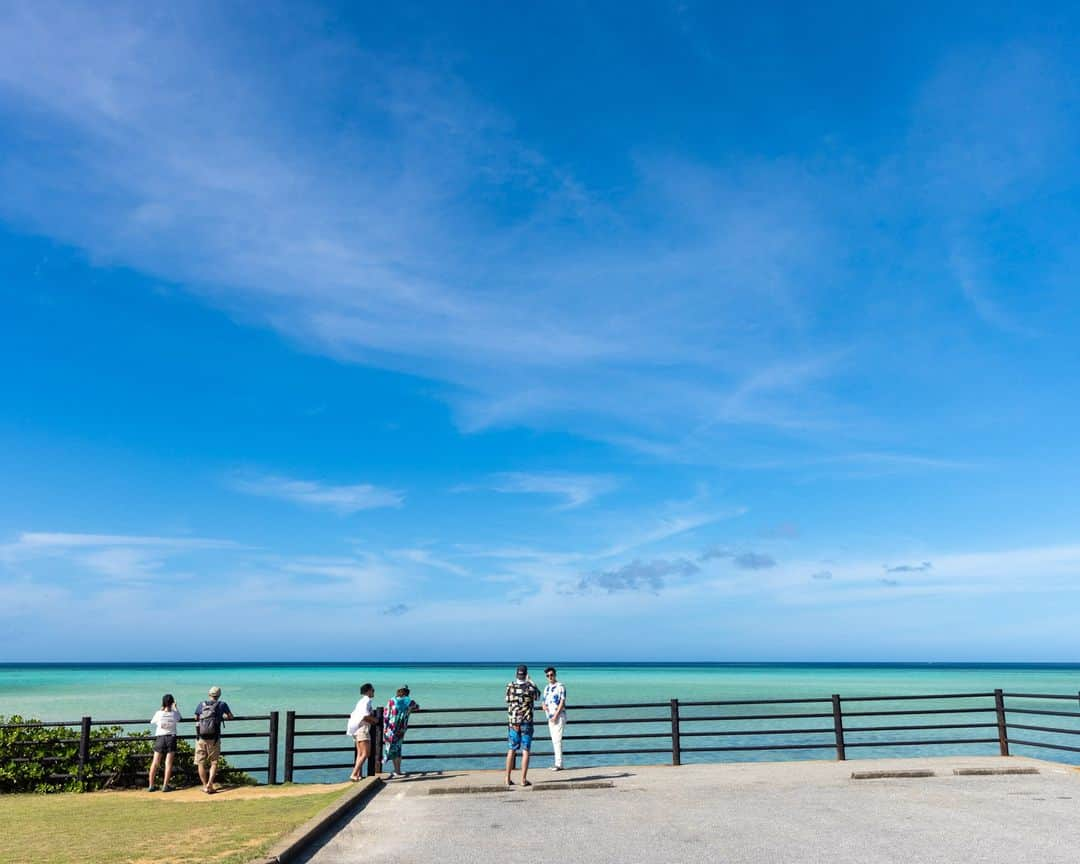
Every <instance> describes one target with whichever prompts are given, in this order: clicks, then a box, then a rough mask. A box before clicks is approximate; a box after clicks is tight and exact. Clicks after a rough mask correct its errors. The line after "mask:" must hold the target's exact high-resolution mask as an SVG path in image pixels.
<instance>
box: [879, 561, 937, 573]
mask: <svg viewBox="0 0 1080 864" xmlns="http://www.w3.org/2000/svg"><path fill="white" fill-rule="evenodd" d="M884 569H885V572H886V573H926V572H927V571H928V570H933V569H934V565H933V564H931V563H930V562H929V561H923V562H922V563H921V564H898V565H896V566H895V567H889V566H888V565H884Z"/></svg>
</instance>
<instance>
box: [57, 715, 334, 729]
mask: <svg viewBox="0 0 1080 864" xmlns="http://www.w3.org/2000/svg"><path fill="white" fill-rule="evenodd" d="M345 716H348V715H345ZM269 719H270V715H269V714H243V715H241V714H235V715H233V718H232V719H231V720H226V721H225V722H226V723H244V722H254V721H256V720H269ZM79 722H80V721H76V725H78V723H79ZM180 722H181V723H190V724H193V725H194V724H195V723H198V722H199V721H198V720H196V719H195V718H193V717H181V718H180ZM140 724H141V725H143V726H149V725H150V719H149V718H147V719H145V720H91V721H90V725H91V726H137V725H140Z"/></svg>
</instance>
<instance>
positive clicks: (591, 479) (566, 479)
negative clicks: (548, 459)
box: [490, 471, 618, 510]
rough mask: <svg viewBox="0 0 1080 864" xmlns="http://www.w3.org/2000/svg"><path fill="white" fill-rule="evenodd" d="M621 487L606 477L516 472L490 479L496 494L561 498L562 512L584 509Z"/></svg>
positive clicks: (602, 475)
mask: <svg viewBox="0 0 1080 864" xmlns="http://www.w3.org/2000/svg"><path fill="white" fill-rule="evenodd" d="M617 486H618V481H617V480H616V479H615V478H614V477H611V476H609V475H605V474H564V473H544V472H517V471H512V472H505V473H501V474H495V475H494V476H492V478H491V480H490V488H491V489H493V490H494V491H496V492H505V493H512V494H536V495H548V496H552V497H555V498H557V499H561V504H560V505H559V509H561V510H573V509H575V508H577V507H581V506H583V505H585V504H588V503H589V502H590V501H592V500H593V499H594V498H598V497H599V496H601V495H604V494H606V493H608V492H611V491H613V490H614V489H615V488H616V487H617Z"/></svg>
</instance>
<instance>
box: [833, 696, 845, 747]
mask: <svg viewBox="0 0 1080 864" xmlns="http://www.w3.org/2000/svg"><path fill="white" fill-rule="evenodd" d="M832 722H833V731H835V733H836V758H837V760H839V761H840V762H843V761H844V760H845V759H847V752H846V751H845V749H844V715H843V712H842V711H841V710H840V694H839V693H833V697H832Z"/></svg>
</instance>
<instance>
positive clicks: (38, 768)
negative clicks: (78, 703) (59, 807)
mask: <svg viewBox="0 0 1080 864" xmlns="http://www.w3.org/2000/svg"><path fill="white" fill-rule="evenodd" d="M40 723H41V721H40V720H34V719H30V720H25V719H23V718H22V717H20V716H18V715H17V714H16V715H14V716H12V717H10V718H7V719H5V718H4V717H3V716H2V715H0V792H89V791H93V790H96V789H125V788H138V787H141V786H145V785H146V772H147V771H148V770H149V768H150V760H151V759H152V758H153V744H154V739H153V738H152V737H150V735H149V733H146V732H142V733H136V734H134V735H127V734H126V733H125V732H124V730H123V728H122V727H120V726H96V727H93V728H92V729H91V730H90V761H89V763H88V764H87V767H86V771H85V775H84V778H83V779H82V780H81V781H80V780H79V779H78V778H77V777H76V778H74V779H57V780H54V779H50V777H51V775H58V774H72V775H77V774H78V771H79V736H80V733H79V730H78V729H72V728H71V727H64V726H42V725H40ZM5 724H29V725H25V726H23V727H22V728H17V729H13V728H11V727H10V726H8V725H5ZM114 739H120V740H114ZM176 744H177V752H176V756H175V757H173V759H174V761H173V773H172V780H171V781H170V782H171V784H172V785H174V786H194V785H196V784H198V783H199V772H198V769H197V768H196V767H195V761H194V756H195V752H194V748H193V747H192V746H191V745H190V744H189V743H188V742H187V741H177V742H176ZM163 769H164V759H162V766H161V768H159V769H158V782H160V781H161V777H162V771H163ZM217 780H218V782H220V783H223V784H226V785H230V786H238V785H239V786H247V785H254V783H255V780H254V778H253V777H251V776H250V775H249V774H246V773H245V772H244V771H242V770H241V769H239V768H234V767H232V766H231V765H229V764H228V762H227V761H226V760H225V758H224V757H222V758H221V759H219V760H218V770H217Z"/></svg>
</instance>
